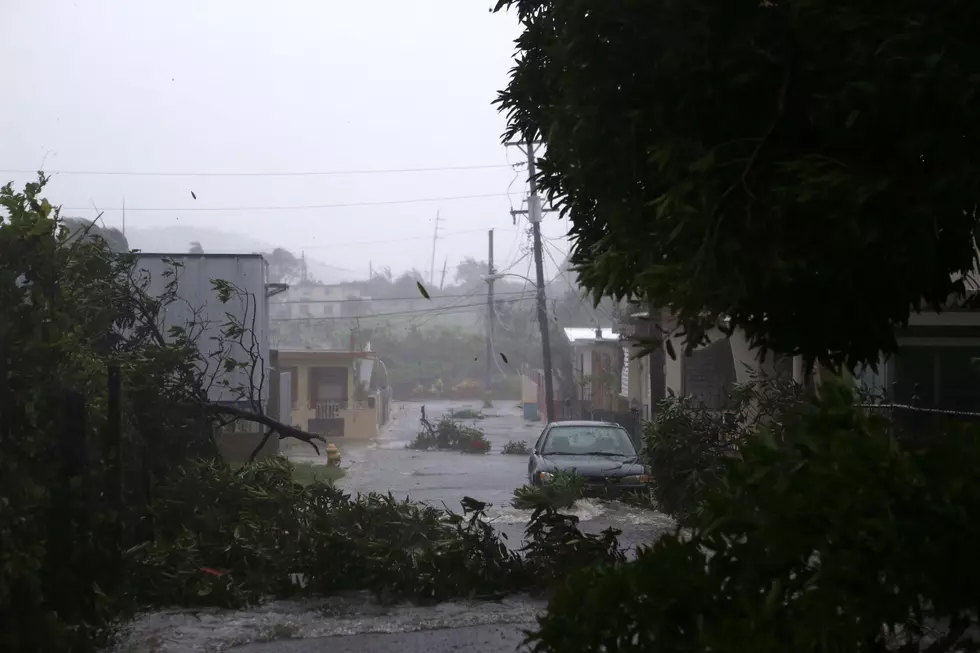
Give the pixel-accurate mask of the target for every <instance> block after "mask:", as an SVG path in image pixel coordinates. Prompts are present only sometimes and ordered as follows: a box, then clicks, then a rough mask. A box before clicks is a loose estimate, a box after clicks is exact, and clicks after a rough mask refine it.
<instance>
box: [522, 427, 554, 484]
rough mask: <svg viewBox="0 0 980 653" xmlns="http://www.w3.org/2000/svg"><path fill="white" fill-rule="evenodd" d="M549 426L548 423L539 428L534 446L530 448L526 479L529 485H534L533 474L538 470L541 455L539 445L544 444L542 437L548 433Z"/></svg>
mask: <svg viewBox="0 0 980 653" xmlns="http://www.w3.org/2000/svg"><path fill="white" fill-rule="evenodd" d="M549 428H550V425H549V426H545V427H544V428H543V429H542V430H541V435H539V436H538V439H537V440H536V441H535V443H534V447H533V448H532V449H531V456H530V457H529V458H528V461H527V480H528V482H529V483H530V484H531V485H534V476H535V473H536V472H537V471H538V460H540V456H541V447H542V446H543V445H544V439H545V437H546V436H547V435H548V429H549Z"/></svg>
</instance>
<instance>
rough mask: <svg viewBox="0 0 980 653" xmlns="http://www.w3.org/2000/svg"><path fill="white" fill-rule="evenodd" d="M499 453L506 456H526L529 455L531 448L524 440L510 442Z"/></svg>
mask: <svg viewBox="0 0 980 653" xmlns="http://www.w3.org/2000/svg"><path fill="white" fill-rule="evenodd" d="M500 453H502V454H506V455H508V456H527V455H528V454H530V453H531V447H529V446H528V445H527V442H525V441H524V440H511V441H510V442H508V443H507V444H505V445H504V448H503V449H502V450H501V451H500Z"/></svg>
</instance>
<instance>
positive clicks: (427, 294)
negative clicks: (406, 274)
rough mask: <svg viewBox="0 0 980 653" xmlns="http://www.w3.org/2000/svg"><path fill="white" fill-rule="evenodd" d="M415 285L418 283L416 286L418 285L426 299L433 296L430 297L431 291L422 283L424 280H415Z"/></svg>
mask: <svg viewBox="0 0 980 653" xmlns="http://www.w3.org/2000/svg"><path fill="white" fill-rule="evenodd" d="M415 285H416V286H418V289H419V294H420V295H422V296H423V297H425V298H426V299H431V298H430V297H429V291H428V290H426V289H425V286H423V285H422V282H421V281H416V282H415Z"/></svg>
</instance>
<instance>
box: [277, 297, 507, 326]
mask: <svg viewBox="0 0 980 653" xmlns="http://www.w3.org/2000/svg"><path fill="white" fill-rule="evenodd" d="M525 299H526V298H525V297H515V298H513V299H501V300H500V302H501V303H514V302H522V301H524V300H525ZM476 306H483V307H485V306H486V302H479V303H476V304H459V305H457V306H454V307H452V309H453V310H443V309H431V308H420V309H415V310H406V311H395V312H392V313H374V314H373V315H325V316H312V315H311V316H310V317H280V318H269V321H270V322H312V321H314V320H321V321H322V320H370V319H372V318H376V317H394V316H397V315H415V314H418V313H426V312H434V310H437V311H439V310H441V313H440V315H448V314H450V313H457V312H463V313H465V312H468V311H467V310H466V309H470V308H474V307H476Z"/></svg>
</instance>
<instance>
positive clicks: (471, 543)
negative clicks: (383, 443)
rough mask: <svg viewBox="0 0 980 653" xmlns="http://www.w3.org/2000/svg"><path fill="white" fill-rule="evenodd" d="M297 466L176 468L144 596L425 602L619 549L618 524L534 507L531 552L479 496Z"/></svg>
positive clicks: (535, 580) (165, 494)
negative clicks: (305, 476)
mask: <svg viewBox="0 0 980 653" xmlns="http://www.w3.org/2000/svg"><path fill="white" fill-rule="evenodd" d="M291 474H292V469H291V465H290V464H289V463H288V462H287V461H285V460H284V459H279V458H270V459H267V460H265V461H263V462H259V463H254V464H251V465H247V466H245V467H243V468H241V469H239V470H232V469H231V468H229V467H228V466H226V465H224V464H222V463H217V462H208V461H203V462H198V463H194V464H190V465H186V466H184V467H182V468H181V469H180V470H178V471H177V472H176V473H175V475H174V477H173V478H172V479H170V481H169V482H168V483H167V486H166V488H165V489H164V490H163V491H162V493H161V497H160V500H159V501H158V502H157V505H156V506H155V508H154V512H153V519H154V522H155V524H156V529H157V537H156V538H155V539H154V541H153V542H150V543H148V544H147V545H146V547H144V548H143V549H141V550H140V551H139V552H138V554H137V569H136V571H137V574H136V576H135V577H136V579H137V586H136V587H135V590H136V594H137V597H138V599H139V602H140V603H141V604H143V605H171V604H174V603H176V604H180V605H185V606H186V605H200V606H204V605H209V606H220V607H237V606H242V605H247V604H253V603H257V602H259V601H261V600H263V599H264V598H267V597H290V596H296V595H311V594H318V595H322V594H326V593H332V592H338V591H347V590H369V591H372V592H373V593H374V594H375V595H376V596H377V597H378V598H380V599H382V600H401V599H412V600H415V601H421V602H431V601H441V600H447V599H453V598H459V597H494V596H500V595H502V594H507V593H512V592H517V591H527V590H535V589H547V588H548V587H549V586H550V584H551V583H552V582H553V581H554V580H556V579H557V578H559V577H561V576H562V575H563V574H564V573H566V572H567V571H568V569H569V565H584V564H591V563H596V562H603V561H605V562H609V561H615V560H617V559H619V558H618V556H620V555H621V554H620V553H619V549H618V543H617V542H616V538H615V533H613V532H610V533H609V534H604V535H602V536H591V535H584V534H582V533H580V532H579V531H578V529H577V527H576V524H577V520H575V519H574V518H569V517H567V516H562V515H558V514H557V513H556V512H555V511H554V510H551V509H541V510H539V511H537V512H536V513H535V515H534V516H533V518H532V520H531V522H532V525H533V527H532V526H529V527H528V530H527V537H526V542H527V544H526V546H525V548H524V550H523V553H524V555H523V556H522V555H519V554H518V553H516V552H514V551H511V550H510V549H508V548H507V547H506V546H505V544H504V542H503V541H502V539H501V536H500V535H499V534H498V533H497V532H496V530H495V529H494V528H493V527H492V526H491V525H490V524H488V523H487V522H486V520H485V512H484V511H485V509H486V505H485V504H483V503H480V502H479V501H475V500H473V499H470V498H466V499H464V500H463V512H462V514H456V513H453V512H450V511H446V510H440V509H437V508H432V507H430V506H426V505H424V504H418V503H413V502H409V501H404V502H403V501H397V500H395V499H394V498H393V497H392V496H391V495H390V494H389V495H380V494H368V495H363V496H360V495H359V496H357V497H353V498H352V497H350V496H349V495H347V494H345V493H343V492H342V491H340V490H338V489H336V488H335V487H333V486H331V485H328V484H325V483H321V482H319V481H314V482H313V483H311V484H309V485H307V486H303V485H301V484H299V483H295V482H293V481H291V480H290V479H291ZM295 574H302V575H303V580H304V582H303V583H302V584H296V583H294V582H293V581H292V578H293V576H294V575H295Z"/></svg>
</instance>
